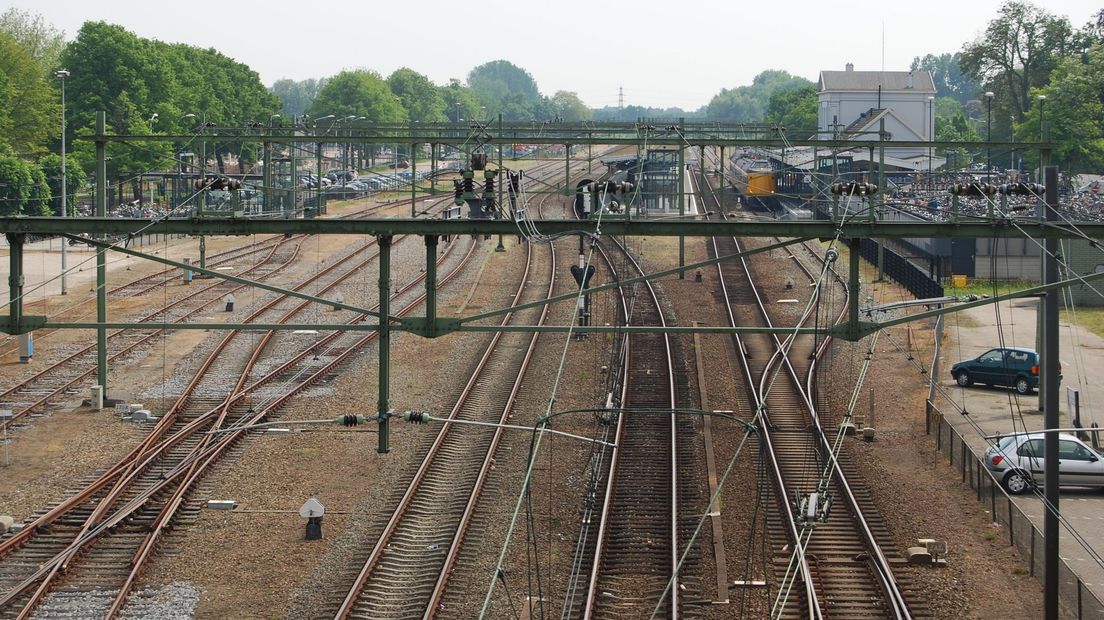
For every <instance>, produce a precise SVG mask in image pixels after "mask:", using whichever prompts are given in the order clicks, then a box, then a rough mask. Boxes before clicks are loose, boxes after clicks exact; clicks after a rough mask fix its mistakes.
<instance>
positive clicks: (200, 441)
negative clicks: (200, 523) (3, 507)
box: [0, 243, 475, 618]
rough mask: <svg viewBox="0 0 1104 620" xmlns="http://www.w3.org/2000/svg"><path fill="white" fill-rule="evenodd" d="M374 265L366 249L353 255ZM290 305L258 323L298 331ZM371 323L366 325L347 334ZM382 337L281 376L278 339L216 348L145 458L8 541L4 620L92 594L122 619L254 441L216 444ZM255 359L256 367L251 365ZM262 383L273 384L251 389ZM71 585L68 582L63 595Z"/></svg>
mask: <svg viewBox="0 0 1104 620" xmlns="http://www.w3.org/2000/svg"><path fill="white" fill-rule="evenodd" d="M452 247H454V246H450V249H451V248H452ZM474 247H475V244H474V243H471V244H470V247H469V250H468V253H467V255H466V256H465V257H464V258H463V260H460V261H458V264H457V265H456V266H455V267H454V268H453V270H452V271H451V273H450V274H449V275H448V276H446V277H445V278H442V280H441V281H440V285H443V284H445V283H447V281H448V280H449V279H451V277H453V276H454V275H455V274H456V273H458V272H459V270H460V269H461V268H462V267H463V265H464V264H466V263H467V261H468V260H469V259H470V257H471V255H472V254H473V252H474ZM362 253H363V252H362V250H361V249H358V250H357V251H355V252H354V253H353V254H354V255H359V254H362ZM448 254H449V253H448V252H446V256H447V255H448ZM444 259H445V256H442V257H441V260H444ZM371 260H372V257H367V258H364V257H360V258H358V259H357V260H356V261H353V264H348V265H345V266H340V265H342V263H344V262H345V261H338V262H337V263H334V264H333V265H331V266H330V267H329V268H327V269H326V270H324V271H323V272H320V273H319V274H315V276H314V277H312V282H311V283H306V284H304V285H303V288H304V289H305V288H306V287H308V286H309V287H311V288H310V290H312V291H313V292H315V293H316V294H324V293H325V292H326V290H328V289H329V288H332V286H335V285H336V284H338V283H339V282H340V281H342V280H344V279H345V278H347V277H349V276H350V275H352V274H353V273H356V272H357V270H358V269H359V268H360V267H362V266H363V265H365V264H367V263H368V262H370V261H371ZM320 277H329V278H330V279H331V280H330V282H329V283H328V284H320V283H318V282H315V281H316V280H318V279H319V278H320ZM423 278H424V276H419V277H418V278H416V279H415V280H414V281H413V282H411V283H410V284H408V285H407V286H406V287H404V288H403V289H402V290H400V291H399V292H398V293H396V294H395V296H394V299H395V301H396V302H399V301H401V303H403V304H405V305H406V307H405V308H404V310H403V311H401V312H400V313H398V314H399V315H400V316H401V315H402V314H404V313H406V312H409V311H411V310H412V309H413V308H414V307H416V306H417V305H418V304H419V303H420V302H421V300H423V299H424V293H423V294H418V293H417V292H416V291H414V290H413V289H414V287H415V286H416V284H417V283H418V282H420V281H421V280H422V279H423ZM281 303H283V302H282V300H281V299H280V298H279V297H278V298H277V299H274V300H272V301H270V302H269V303H268V304H265V305H264V306H262V308H260V309H258V310H257V311H255V312H254V313H253V314H254V315H253V317H251V318H253V319H254V320H258V319H259V320H266V319H267V318H268V317H270V316H271V315H272V313H276V314H283V319H282V320H291V319H292V317H294V316H296V315H297V314H299V313H301V312H303V311H304V309H305V307H306V306H307V305H309V304H308V302H299V303H298V304H297V305H296V306H295V307H294V308H291V309H287V308H281V307H280V306H281ZM348 314H352V313H348ZM365 318H367V317H366V315H356V316H352V317H350V318H348V319H347V320H346V322H360V321H363V320H364V319H365ZM375 335H376V333H375V332H369V333H367V334H364V333H363V332H359V333H358V332H343V331H335V332H332V333H331V334H330V335H329V336H327V337H325V338H321V339H319V340H318V341H316V342H315V343H314V344H313V345H311V346H308V347H306V348H305V349H304V347H302V346H297V347H295V351H296V354H295V355H293V356H291V357H290V358H288V359H286V361H282V363H280V361H277V362H273V361H271V360H269V361H267V362H266V364H265V368H271V367H272V366H275V368H272V369H271V370H267V371H265V370H264V369H263V368H262V365H261V364H260V363H259V361H260V356H261V352H262V351H263V350H264V349H265V347H266V345H267V343H268V341H269V340H271V339H272V336H273V334H272V333H268V334H267V335H265V336H264V337H263V338H261V340H260V341H259V342H255V343H250V344H251V346H249V347H240V346H239V347H236V348H234V349H233V351H231V350H230V349H229V348H228V347H227V346H219V347H216V350H215V351H214V352H213V353H212V354H211V355H210V357H209V358H208V360H207V362H205V363H204V364H203V367H202V370H201V372H200V373H199V374H197V376H196V378H195V379H194V380H193V381H192V382H191V384H190V386H189V389H188V390H187V391H186V393H185V395H184V396H182V397H181V398H180V399H179V400H178V402H177V404H176V405H174V407H173V408H172V410H170V411H169V412H166V414H165V415H164V416H163V417H162V418H161V420H160V421H159V422H158V424H157V425H156V426H155V427H154V429H153V430H152V431H151V433H150V435H149V437H148V438H147V439H146V441H145V442H143V444H142V445H141V446H139V447H138V448H136V449H135V450H134V451H132V452H131V454H130V455H128V457H126V458H124V459H123V460H121V461H120V462H119V463H118V464H116V465H115V466H114V467H112V468H111V469H110V470H109V471H108V472H106V473H105V474H104V475H102V476H100V477H99V478H97V479H96V480H95V481H93V482H91V483H90V484H88V485H86V486H85V488H84V489H83V490H82V491H80V492H78V493H77V494H75V495H74V496H73V497H71V498H69V499H68V500H66V501H64V502H62V503H61V504H59V505H58V506H55V507H54V508H52V509H50V510H48V511H46V512H45V513H43V514H41V515H38V516H37V518H35V519H33V520H32V522H31V523H29V524H28V525H27V527H25V528H24V529H23V530H22V531H20V532H19V533H17V534H15V535H11V536H8V537H6V538H4V539H2V540H0V556H3V561H2V562H0V593H2V594H0V616H5V617H17V618H22V617H28V616H29V613H30V612H31V610H33V609H34V608H35V607H36V606H37V605H38V603H39V602H40V601H41V600H42V599H43V596H44V595H45V593H46V592H47V591H49V590H51V589H53V588H60V589H61V590H63V591H77V592H81V593H82V594H81V597H80V601H79V603H78V605H79V606H80V607H81V609H87V608H89V606H91V608H92V609H97V610H100V611H95V612H88V613H89V614H90V615H95V616H102V615H104V614H105V612H103V611H102V609H106V610H107V611H106V615H108V616H112V615H115V614H117V613H118V611H119V610H120V609H121V607H122V605H123V603H124V601H125V597H126V595H127V593H128V592H129V589H130V587H131V586H132V585H133V583H134V581H135V580H136V578H137V575H138V572H139V571H140V570H141V567H142V566H143V565H144V563H145V561H146V560H147V559H148V558H149V557H150V554H151V553H152V550H153V549H154V548H155V546H156V544H157V542H158V540H159V538H160V537H161V535H162V533H163V532H164V531H165V528H166V527H167V526H168V525H170V524H171V523H173V521H174V519H177V520H179V519H181V518H182V519H185V520H186V519H187V516H188V515H187V513H188V512H189V510H187V509H185V507H186V502H187V498H188V496H189V495H190V493H191V492H192V490H193V489H194V487H195V484H196V483H197V482H198V481H199V480H200V479H201V478H202V476H203V474H204V473H205V472H206V471H207V469H208V468H209V466H210V465H211V464H213V463H214V462H215V461H216V460H217V459H218V458H219V456H221V455H222V454H224V453H225V452H226V450H227V448H228V447H229V446H232V445H233V444H234V442H235V441H236V440H237V439H239V438H240V437H241V436H242V435H243V434H244V431H241V430H236V431H233V432H229V433H226V434H225V436H222V435H205V434H204V432H205V431H207V430H209V429H212V428H225V427H228V426H230V427H232V426H234V425H244V424H247V423H250V422H253V421H257V420H260V419H262V418H263V417H264V416H267V415H269V414H271V413H274V412H275V411H276V410H277V409H278V407H279V406H280V405H281V404H282V403H283V402H285V401H286V400H287V399H288V398H290V397H291V396H293V395H294V394H295V393H297V392H298V391H300V390H302V389H303V388H304V387H306V386H307V385H310V384H312V383H314V382H317V381H320V380H325V379H327V378H332V375H333V374H334V373H335V372H336V368H337V366H338V365H339V364H341V363H342V362H343V361H344V360H345V359H347V358H348V356H349V355H351V354H352V353H353V352H354V351H356V350H358V349H359V348H361V347H363V346H364V345H365V344H367V343H368V342H370V341H371V340H373V339H374V338H375ZM234 338H235V335H234V334H233V333H231V334H228V335H227V336H226V337H225V338H224V339H223V344H229V342H230V341H231V340H232V339H234ZM239 344H240V343H239ZM243 357H245V358H248V359H247V360H245V361H244V365H243V360H242V358H243ZM235 366H237V367H238V370H236V371H235V370H233V368H234V367H235ZM254 373H261V374H262V376H260V377H259V378H256V377H253V378H251V376H252V375H253V374H254ZM227 376H229V377H231V378H232V377H238V378H237V380H236V382H232V388H231V386H226V385H225V383H226V377H227ZM228 388H231V389H228ZM262 388H263V390H262ZM210 393H218V394H226V395H227V396H225V397H220V398H214V399H212V398H210V397H209V396H200V395H197V394H210ZM258 393H260V394H264V396H263V398H261V397H259V396H253V395H256V394H258ZM255 398H259V399H260V400H259V402H258V400H255ZM192 511H193V512H194V508H193V509H192ZM92 543H99V544H95V545H93V544H92ZM62 573H65V575H64V577H63V579H62V580H61V581H60V582H59V583H57V584H55V583H54V582H55V581H56V580H57V579H58V577H59V576H60V575H61V574H62ZM59 604H60V605H61V607H62V609H63V610H65V609H69V608H70V607H71V601H70V602H66V601H62V602H60V603H59ZM101 608H102V609H101ZM45 613H51V612H50V611H47V612H45ZM54 613H57V612H54ZM60 613H66V612H65V611H62V612H60ZM80 613H81V612H78V615H80Z"/></svg>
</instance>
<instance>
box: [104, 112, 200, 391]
mask: <svg viewBox="0 0 1104 620" xmlns="http://www.w3.org/2000/svg"><path fill="white" fill-rule="evenodd" d="M105 133H107V114H106V113H105V112H97V113H96V135H98V136H102V135H104V134H105ZM96 217H107V142H105V141H104V140H102V139H100V140H96ZM99 237H100V238H101V239H102V238H103V235H99ZM200 239H201V240H202V237H200ZM96 322H97V323H101V324H102V323H106V322H107V250H105V249H102V248H101V249H99V250H97V251H96ZM96 381H97V382H98V383H99V384H100V386H102V389H103V394H104V396H107V328H106V327H102V326H101V327H97V328H96Z"/></svg>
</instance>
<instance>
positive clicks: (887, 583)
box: [737, 241, 911, 619]
mask: <svg viewBox="0 0 1104 620" xmlns="http://www.w3.org/2000/svg"><path fill="white" fill-rule="evenodd" d="M737 245H739V242H738V241H737ZM794 260H795V262H797V264H798V265H799V266H801V268H802V269H803V270H804V271H805V273H806V274H807V275H809V276H810V277H811V278H812V279H813V281H814V282H815V281H817V279H818V278H816V277H813V275H812V273H811V272H810V271H809V270H808V269H807V268H806V266H805V265H803V264H802V263H801V261H799V260H797V259H796V257H795V258H794ZM741 262H742V263H744V266H745V269H748V278H749V281H750V279H751V273H750V268H749V267H748V266H747V261H746V260H744V259H743V258H741ZM753 291H754V293H755V298H756V302H757V305H758V306H759V309H760V312H761V313H762V316H763V318H764V320H765V321H766V322H767V324H768V326H773V323H772V322H771V319H770V316H769V313H768V312H767V310H766V305H765V304H764V302H763V300H762V297H761V296H760V295H759V292H758V290H757V289H754V288H753ZM816 291H817V292H816V293H814V294H819V287H818V288H817V289H816ZM846 313H847V307H846V305H845V306H844V307H843V309H842V310H841V312H840V314H839V316H837V318H836V321H837V322H838V321H839V320H841V319H842V318H843V317H844V316H845V315H846ZM807 319H808V317H806V320H807ZM771 338H772V339H773V340H774V342H775V347H776V348H775V352H774V354H773V355H772V360H771V362H769V363H768V365H767V368H766V370H764V373H763V376H762V378H761V379H760V391H761V393H763V394H764V395H765V390H766V389H767V385H766V380H767V376H768V374H769V371H770V369H771V367H772V365H773V364H775V363H780V364H782V365H783V366H784V367H785V369H786V371H787V375H788V376H789V377H790V379H791V381H793V383H794V385H795V386H796V387H797V388H798V392H799V394H800V396H801V399H802V401H803V403H804V405H805V407H806V412H807V414H808V415H809V418H810V420H811V421H812V422H813V426H814V431H815V432H814V433H813V434H814V436H815V438H816V441H817V443H819V444H820V446H821V449H822V451H823V453H824V454H825V458H827V459H829V461H830V463H829V466H830V467H831V470H832V475H833V477H834V478H835V480H836V482H837V484H839V486H840V488H841V490H842V491H843V494H844V498H845V499H846V501H847V506H848V509H849V510H850V514H851V517H852V519H853V520H854V522H855V523H856V525H857V526H858V528H859V530H860V532H859V533H860V535H861V538H862V542H863V545H864V546H865V547H866V548H867V550H868V551H869V552H870V554H871V556H872V558H873V560H874V561H873V563H872V568H873V569H874V571H873V572H874V576H875V579H876V580H877V582H878V585H879V587H880V588H881V589H882V591H883V592H884V593H885V594H886V595H887V598H888V600H889V602H890V605H891V608H890V611H891V612H892V613H893V614H894V617H895V618H898V619H904V618H911V614H910V612H909V611H908V607H907V605H906V604H905V603H904V599H903V596H902V595H901V593H900V590H899V588H898V587H897V585H896V582H895V580H894V578H893V573H892V569H891V568H890V567H889V563H888V560H886V558H885V555H884V553H883V552H882V550H881V546H880V545H879V544H878V542H877V540H876V539H875V538H874V535H873V532H872V531H871V530H870V527H869V524H868V522H867V520H866V518H865V516H864V514H863V511H862V508H861V506H859V503H858V500H857V499H856V498H855V495H854V492H853V491H852V489H851V486H850V485H849V484H848V482H847V479H846V475H845V474H844V473H843V471H842V470H841V469H840V467H839V463H838V462H837V461H836V459H835V457H834V455H832V452H831V445H830V444H829V443H828V441H827V438H826V436H825V433H824V429H823V428H822V427H821V425H820V418H819V415H818V413H817V411H816V407H815V403H813V402H812V398H811V395H810V393H809V392H807V391H806V389H805V385H803V383H802V380H801V379H800V378H799V376H798V374H797V371H796V370H795V369H794V367H793V365H792V364H791V362H790V360H789V357H788V356H784V354H783V351H784V350H785V345H784V344H783V343H782V341H781V340H780V339H779V337H778V335H776V334H771ZM791 338H792V337H791ZM821 350H822V351H823V350H824V349H823V345H822V349H821ZM763 426H764V427H767V426H769V425H766V424H764V425H763ZM783 501H785V500H783Z"/></svg>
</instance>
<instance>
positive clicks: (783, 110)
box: [766, 84, 817, 133]
mask: <svg viewBox="0 0 1104 620" xmlns="http://www.w3.org/2000/svg"><path fill="white" fill-rule="evenodd" d="M766 121H767V122H768V123H771V124H774V125H781V126H782V127H786V128H789V129H808V130H809V132H810V133H813V132H815V131H816V127H817V93H816V88H815V87H814V86H813V85H811V84H810V85H809V86H801V87H798V88H787V89H785V90H779V91H776V92H775V93H774V94H773V95H771V97H770V101H769V102H768V103H767V115H766Z"/></svg>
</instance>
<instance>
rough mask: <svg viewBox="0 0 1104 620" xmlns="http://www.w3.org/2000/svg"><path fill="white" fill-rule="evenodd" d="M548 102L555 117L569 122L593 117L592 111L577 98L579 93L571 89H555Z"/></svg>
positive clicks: (587, 119)
mask: <svg viewBox="0 0 1104 620" xmlns="http://www.w3.org/2000/svg"><path fill="white" fill-rule="evenodd" d="M550 103H551V106H552V109H553V110H554V113H555V115H556V117H557V118H559V119H560V120H563V121H566V122H569V123H570V122H578V121H589V120H590V119H591V118H593V117H594V113H593V112H591V110H590V108H588V107H587V106H586V104H585V103H583V100H582V99H579V95H578V94H576V93H573V92H571V91H566V90H559V91H556V94H555V95H552V100H551V102H550Z"/></svg>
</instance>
